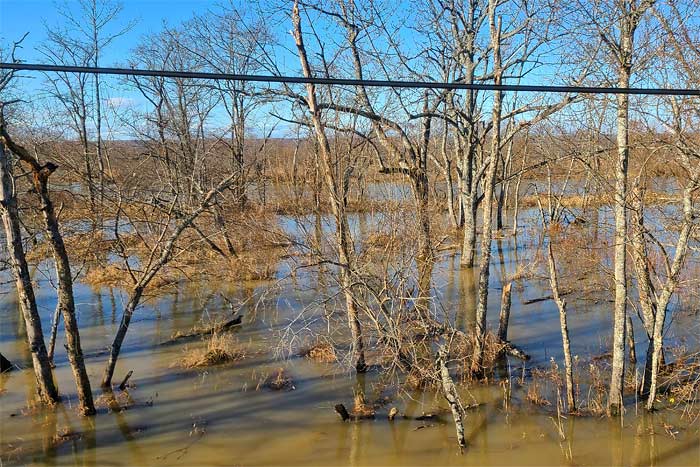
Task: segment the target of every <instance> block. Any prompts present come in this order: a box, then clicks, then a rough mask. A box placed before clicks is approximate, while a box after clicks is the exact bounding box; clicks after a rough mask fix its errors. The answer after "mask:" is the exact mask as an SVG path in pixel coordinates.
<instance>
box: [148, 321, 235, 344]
mask: <svg viewBox="0 0 700 467" xmlns="http://www.w3.org/2000/svg"><path fill="white" fill-rule="evenodd" d="M242 321H243V316H241V315H238V316H236V317H234V318H233V319H231V320H229V321H226V322H224V323H221V324H217V325H215V326H212V327H210V328H207V329H201V330H196V331H192V332H190V333H187V334H178V335H176V336H175V337H173V338H171V339H168V340H167V341H165V342H161V343H160V345H170V344H174V343H176V342H179V341H182V340H188V339H193V338H195V337H200V336H205V335H208V334H215V333H217V332H223V331H228V330H229V329H231V328H235V327H236V326H240V325H241V322H242Z"/></svg>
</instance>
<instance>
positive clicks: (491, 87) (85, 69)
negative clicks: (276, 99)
mask: <svg viewBox="0 0 700 467" xmlns="http://www.w3.org/2000/svg"><path fill="white" fill-rule="evenodd" d="M0 69H5V70H16V71H46V72H59V73H95V74H100V75H129V76H159V77H165V78H192V79H205V80H224V81H252V82H260V83H289V84H308V83H312V84H323V85H334V86H358V85H361V86H372V87H387V88H420V89H469V90H477V91H520V92H546V93H573V94H637V95H656V96H700V89H667V88H615V87H597V86H541V85H528V84H500V85H495V84H482V83H475V84H467V83H459V82H455V83H441V82H433V81H392V80H374V79H347V78H306V77H303V76H266V75H239V74H233V73H205V72H199V71H169V70H145V69H140V68H105V67H89V66H67V65H45V64H41V63H0Z"/></svg>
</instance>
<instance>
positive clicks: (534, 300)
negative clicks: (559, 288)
mask: <svg viewBox="0 0 700 467" xmlns="http://www.w3.org/2000/svg"><path fill="white" fill-rule="evenodd" d="M572 293H573V291H572V290H569V291H568V292H561V293H560V294H559V296H560V297H566V296H567V295H571V294H572ZM547 300H554V297H553V296H551V295H545V296H544V297H538V298H531V299H530V300H522V301H521V302H520V303H521V304H523V305H532V304H533V303H539V302H546V301H547Z"/></svg>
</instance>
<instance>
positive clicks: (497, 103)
mask: <svg viewBox="0 0 700 467" xmlns="http://www.w3.org/2000/svg"><path fill="white" fill-rule="evenodd" d="M497 4H498V2H497V1H496V0H490V1H489V22H490V31H491V45H492V47H493V58H494V64H493V68H494V84H495V85H500V84H501V77H502V72H503V70H502V68H501V49H500V44H501V20H500V18H499V19H498V20H497V18H496V7H497ZM501 112H502V93H501V92H500V91H494V93H493V110H492V114H491V119H492V128H491V131H492V134H491V154H490V155H489V159H488V164H489V165H488V168H487V169H486V177H485V179H484V200H483V204H484V206H483V214H484V219H483V225H482V233H481V258H480V260H479V292H478V300H479V301H478V304H477V307H476V330H475V331H476V332H475V334H476V336H475V339H474V354H473V357H472V363H471V370H472V372H473V373H480V372H482V371H483V361H484V340H485V337H486V310H487V305H488V294H489V272H490V271H489V269H490V266H491V237H492V234H493V220H492V217H493V216H492V208H493V193H494V187H495V183H496V168H497V166H498V159H499V154H500V151H501Z"/></svg>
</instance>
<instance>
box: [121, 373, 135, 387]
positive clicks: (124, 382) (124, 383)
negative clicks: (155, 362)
mask: <svg viewBox="0 0 700 467" xmlns="http://www.w3.org/2000/svg"><path fill="white" fill-rule="evenodd" d="M133 374H134V370H129V372H128V373H127V374H126V376H125V377H124V379H123V380H122V382H121V384H120V385H119V390H120V391H123V390H124V389H126V385H127V383H128V382H129V378H131V375H133Z"/></svg>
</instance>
